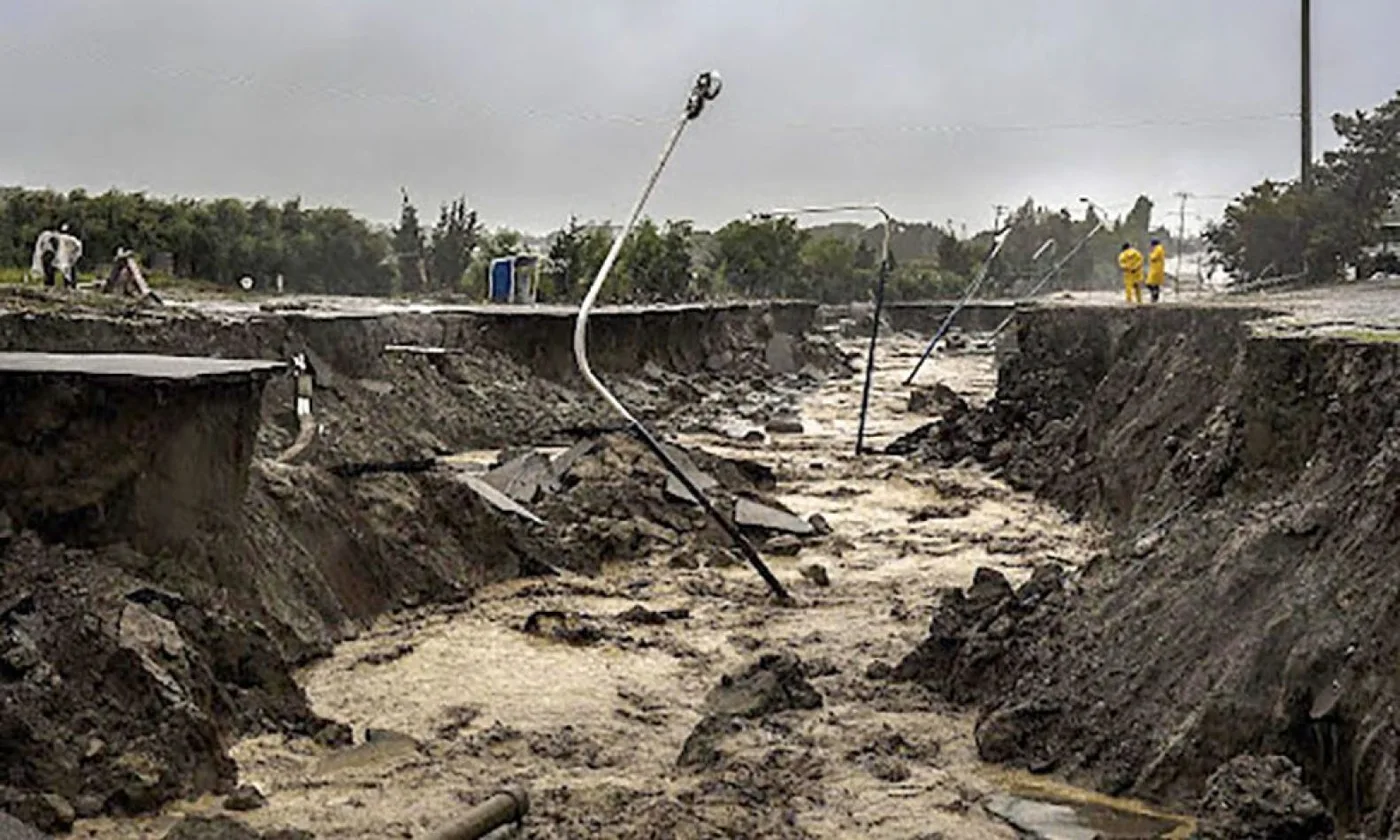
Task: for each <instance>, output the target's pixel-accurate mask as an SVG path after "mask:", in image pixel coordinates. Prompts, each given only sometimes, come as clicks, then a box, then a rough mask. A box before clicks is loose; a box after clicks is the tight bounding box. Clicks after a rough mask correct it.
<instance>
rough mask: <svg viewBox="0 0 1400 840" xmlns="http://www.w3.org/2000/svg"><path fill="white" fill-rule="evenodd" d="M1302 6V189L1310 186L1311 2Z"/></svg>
mask: <svg viewBox="0 0 1400 840" xmlns="http://www.w3.org/2000/svg"><path fill="white" fill-rule="evenodd" d="M1301 2H1302V4H1303V8H1302V45H1301V46H1302V49H1301V58H1302V73H1303V75H1302V85H1301V94H1302V101H1301V102H1300V103H1299V109H1298V116H1299V118H1300V121H1301V122H1302V149H1301V152H1302V165H1301V166H1300V167H1299V170H1300V171H1299V176H1300V178H1301V183H1302V185H1303V189H1307V188H1309V187H1311V186H1312V139H1313V138H1312V2H1311V0H1301Z"/></svg>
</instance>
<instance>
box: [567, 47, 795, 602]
mask: <svg viewBox="0 0 1400 840" xmlns="http://www.w3.org/2000/svg"><path fill="white" fill-rule="evenodd" d="M719 92H720V78H719V75H718V74H717V73H712V72H705V73H701V74H700V76H699V77H698V78H696V80H695V85H694V87H692V88H691V91H690V96H689V98H688V99H687V100H686V103H685V110H684V111H683V112H682V114H681V117H680V120H679V121H678V122H677V123H676V127H675V129H674V130H672V132H671V136H670V138H669V139H668V140H667V141H666V145H665V146H664V147H662V150H661V158H660V159H659V160H657V162H656V166H655V168H653V169H652V171H651V176H650V177H649V178H647V181H646V184H645V185H644V186H643V187H642V193H641V195H639V196H638V197H637V203H636V204H635V205H633V207H632V214H631V215H630V216H628V217H627V223H626V224H624V225H623V226H622V230H620V231H618V234H617V238H616V239H614V240H613V243H612V247H611V248H610V249H608V255H607V257H606V258H605V259H604V260H603V264H602V266H600V267H599V268H598V275H597V276H596V277H594V278H593V285H591V286H589V287H588V294H587V295H585V296H584V298H583V303H582V305H580V306H579V310H578V320H577V321H575V322H574V360H575V361H576V362H577V363H578V370H579V373H580V374H582V375H583V378H584V381H586V382H587V383H588V384H589V386H590V387H592V388H593V390H594V391H597V392H598V394H599V396H601V397H602V398H603V400H604V402H606V403H607V404H608V406H609V407H611V408H612V410H613V411H614V412H616V413H617V414H618V416H620V417H622V419H623V420H626V421H627V423H628V425H629V426H631V428H632V431H633V432H634V433H635V434H636V435H637V437H639V438H641V440H642V443H644V444H646V447H647V448H648V449H650V450H651V451H652V454H654V455H656V457H657V459H658V460H660V461H661V463H662V465H663V466H665V467H666V470H667V471H668V472H670V473H671V475H673V476H675V477H676V480H677V481H679V482H680V483H681V484H682V485H683V486H684V487H685V489H686V490H688V491H689V492H690V495H691V497H692V498H694V499H695V501H696V502H698V503H699V505H700V507H702V508H703V509H704V510H705V512H706V513H708V514H709V515H710V517H711V518H713V519H714V520H715V522H716V523H718V524H719V526H720V528H721V529H723V531H724V532H725V533H726V534H728V535H729V538H730V539H731V540H733V541H734V545H735V546H736V547H737V548H738V549H739V551H740V553H741V554H743V555H744V559H745V560H748V561H749V565H750V566H753V568H754V571H756V572H758V575H759V577H761V578H763V582H764V583H766V584H768V588H769V589H770V590H772V592H773V595H774V596H775V597H776V598H777V599H778V600H779V601H781V602H783V603H791V602H792V597H791V596H790V595H788V592H787V590H786V589H785V588H784V587H783V584H782V582H781V581H779V580H778V579H777V578H776V577H774V575H773V572H772V571H770V570H769V568H768V566H767V564H765V563H764V562H763V558H762V557H760V556H759V555H758V550H757V549H755V548H754V547H753V543H751V542H749V540H748V538H747V537H745V536H744V534H743V532H742V531H740V530H739V526H738V525H735V524H734V523H733V522H731V521H730V520H729V519H727V518H726V517H725V516H724V514H722V513H720V512H719V509H718V508H716V507H715V506H714V503H713V502H711V501H710V499H709V497H707V496H706V495H705V493H704V492H703V491H702V490H701V489H700V488H699V487H698V486H697V485H696V483H695V481H694V479H692V478H691V477H690V475H688V474H687V473H686V471H685V470H684V469H682V468H681V466H680V464H677V463H676V460H675V459H674V458H672V457H671V455H670V453H668V452H667V451H666V448H665V447H664V446H662V445H661V441H659V440H657V438H656V436H655V435H653V434H652V433H651V431H650V430H649V429H647V427H646V426H644V425H642V422H641V421H640V420H638V419H637V418H636V417H635V416H634V415H633V414H632V412H630V411H628V410H627V407H626V406H624V405H623V404H622V402H621V401H619V400H618V398H617V397H616V396H614V395H613V393H612V391H609V390H608V387H607V386H606V385H604V384H603V383H602V381H601V380H599V379H598V377H597V375H595V374H594V373H593V368H592V366H591V365H589V363H588V315H589V313H590V312H591V311H592V309H593V305H594V304H595V303H596V302H597V301H598V293H599V292H601V291H602V290H603V283H604V282H605V281H606V280H607V279H608V273H609V272H610V271H612V267H613V264H614V263H616V262H617V256H618V254H619V253H621V251H622V246H623V244H624V243H625V242H626V241H627V237H628V235H629V234H631V232H632V228H633V227H634V226H635V225H636V224H637V219H639V218H640V217H641V215H642V208H643V207H645V206H646V203H647V199H648V198H649V197H650V196H651V191H652V190H653V189H654V188H655V187H656V182H657V180H659V179H660V177H661V171H662V170H663V169H665V168H666V162H667V161H668V160H670V158H671V153H672V152H674V151H675V149H676V144H677V143H679V142H680V139H681V135H682V134H684V133H685V129H686V126H688V125H690V123H691V122H692V121H693V120H695V119H696V118H697V117H699V116H700V114H701V112H702V111H704V110H705V103H707V102H710V101H712V100H714V99H715V97H717V96H719Z"/></svg>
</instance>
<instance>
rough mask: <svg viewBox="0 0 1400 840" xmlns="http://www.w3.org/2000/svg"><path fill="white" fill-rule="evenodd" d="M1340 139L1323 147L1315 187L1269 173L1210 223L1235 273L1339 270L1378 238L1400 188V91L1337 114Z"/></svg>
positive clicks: (1211, 242)
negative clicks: (1382, 100) (1278, 179)
mask: <svg viewBox="0 0 1400 840" xmlns="http://www.w3.org/2000/svg"><path fill="white" fill-rule="evenodd" d="M1332 125H1333V128H1334V129H1335V130H1336V132H1337V136H1338V137H1340V138H1341V141H1342V143H1341V146H1340V147H1339V148H1338V149H1336V150H1335V151H1331V152H1328V153H1326V154H1325V155H1323V158H1322V161H1321V163H1320V164H1319V165H1318V166H1317V167H1315V180H1314V183H1313V185H1312V186H1311V187H1310V188H1305V187H1303V186H1301V185H1299V184H1298V183H1297V182H1274V181H1265V182H1263V183H1261V184H1259V185H1257V186H1255V187H1254V188H1252V189H1251V190H1250V191H1249V192H1247V193H1245V194H1243V195H1241V196H1240V197H1239V198H1237V199H1235V201H1234V202H1232V203H1231V204H1230V206H1229V207H1227V208H1226V210H1225V213H1224V217H1223V219H1222V220H1221V221H1220V222H1218V223H1216V224H1214V225H1211V226H1209V227H1208V228H1207V230H1206V234H1205V239H1206V242H1207V245H1208V247H1209V248H1210V251H1211V253H1212V256H1213V258H1214V259H1215V260H1216V261H1217V262H1218V263H1219V264H1220V265H1221V266H1222V267H1223V268H1224V269H1225V270H1226V271H1228V272H1230V273H1231V274H1233V275H1235V276H1236V277H1237V278H1239V279H1241V280H1244V281H1248V280H1252V279H1256V278H1258V277H1261V276H1263V275H1272V274H1279V275H1289V274H1302V273H1304V272H1306V275H1307V277H1308V279H1309V280H1311V281H1314V282H1326V281H1329V280H1333V279H1335V278H1337V277H1338V276H1339V275H1340V274H1341V272H1342V270H1343V269H1344V268H1345V267H1346V266H1347V265H1359V264H1360V263H1361V262H1362V261H1363V259H1364V256H1365V251H1366V249H1367V248H1368V247H1369V246H1371V245H1374V244H1375V243H1376V242H1377V241H1378V237H1379V235H1380V220H1381V217H1382V215H1383V214H1384V213H1385V212H1386V210H1387V209H1388V208H1389V207H1390V206H1391V205H1392V203H1393V202H1394V201H1395V199H1396V197H1397V194H1400V92H1397V94H1396V95H1395V96H1393V97H1392V98H1391V99H1390V100H1389V101H1387V102H1385V103H1383V104H1381V105H1380V106H1378V107H1377V108H1376V109H1375V110H1373V111H1370V112H1366V111H1357V112H1356V113H1354V114H1337V115H1335V116H1333V118H1332Z"/></svg>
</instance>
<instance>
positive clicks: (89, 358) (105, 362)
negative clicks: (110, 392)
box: [0, 353, 286, 381]
mask: <svg viewBox="0 0 1400 840" xmlns="http://www.w3.org/2000/svg"><path fill="white" fill-rule="evenodd" d="M285 367H286V365H285V364H284V363H282V362H269V361H263V360H260V359H210V358H205V357H202V356H160V355H156V354H144V353H0V376H5V375H23V376H37V375H45V374H62V375H71V376H89V377H101V378H121V379H166V380H178V381H191V380H196V379H208V378H222V377H240V376H250V375H254V374H272V373H276V372H277V371H280V370H282V369H283V368H285Z"/></svg>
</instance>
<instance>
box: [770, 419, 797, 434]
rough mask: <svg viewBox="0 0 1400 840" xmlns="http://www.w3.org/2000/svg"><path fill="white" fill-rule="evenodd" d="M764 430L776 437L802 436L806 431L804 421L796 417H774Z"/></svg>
mask: <svg viewBox="0 0 1400 840" xmlns="http://www.w3.org/2000/svg"><path fill="white" fill-rule="evenodd" d="M763 428H764V430H765V431H767V432H768V433H769V434H774V435H800V434H802V432H803V431H804V429H803V426H802V421H801V420H798V419H797V418H796V417H774V418H773V419H772V420H769V421H768V422H767V423H765V424H763Z"/></svg>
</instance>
